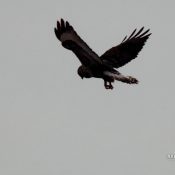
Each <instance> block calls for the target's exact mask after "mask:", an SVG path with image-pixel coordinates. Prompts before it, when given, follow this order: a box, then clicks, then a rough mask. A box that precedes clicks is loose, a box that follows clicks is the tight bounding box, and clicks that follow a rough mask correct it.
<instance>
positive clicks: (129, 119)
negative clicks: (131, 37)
mask: <svg viewBox="0 0 175 175" xmlns="http://www.w3.org/2000/svg"><path fill="white" fill-rule="evenodd" d="M174 7H175V3H174V1H173V0H154V1H153V0H147V1H145V0H132V1H129V0H108V1H101V0H91V1H90V0H88V1H81V0H77V1H75V0H74V1H66V0H50V1H41V0H37V1H36V0H35V1H34V0H30V1H24V0H23V1H22V0H15V1H8V0H7V1H3V0H2V1H1V5H0V8H1V9H0V21H1V32H0V38H1V40H0V46H1V52H0V141H1V142H0V174H3V175H31V174H32V175H58V174H59V175H107V174H108V175H112V174H119V175H129V174H130V175H141V174H142V175H148V174H149V175H164V174H167V175H174V174H175V160H170V159H168V158H167V155H168V154H170V153H172V154H173V153H174V152H175V127H174V126H175V125H174V123H175V109H174V104H175V99H174V89H175V83H174V75H175V70H174V64H175V61H174V60H175V58H174V43H175V37H174V31H175V23H174V16H175V11H174ZM60 17H63V18H64V19H66V20H68V21H69V22H70V23H71V24H72V25H73V26H74V28H75V29H76V31H77V32H78V33H79V34H80V36H81V37H82V38H83V39H84V40H85V41H86V42H87V43H88V44H89V45H90V47H91V48H93V50H94V51H96V52H97V53H98V54H99V55H100V54H102V53H104V52H105V51H106V50H107V49H109V48H110V47H112V46H114V45H117V44H119V43H120V41H121V40H122V39H123V37H124V36H125V35H126V34H130V33H131V32H132V31H133V29H134V28H135V27H138V28H140V27H142V26H145V27H146V28H150V29H151V32H152V33H153V34H152V36H151V37H150V39H149V40H148V42H147V43H146V45H145V47H144V49H143V50H142V51H141V52H140V54H139V57H138V58H137V59H136V60H134V61H132V62H131V63H130V64H128V65H127V66H125V67H123V68H121V69H120V71H121V72H122V73H123V74H125V75H132V76H135V77H136V78H138V79H139V81H140V84H139V85H136V86H130V85H127V84H122V83H120V82H115V84H114V90H113V91H110V90H108V91H107V90H105V88H104V86H103V81H102V80H99V79H89V80H83V81H82V80H81V79H80V77H79V76H78V75H77V73H76V72H77V68H78V66H79V65H80V63H79V61H78V59H77V58H76V57H75V56H74V55H73V53H71V52H70V51H68V50H66V49H64V48H63V47H61V45H60V43H59V42H58V40H57V39H56V37H55V35H54V32H53V29H54V26H55V25H56V21H57V19H60Z"/></svg>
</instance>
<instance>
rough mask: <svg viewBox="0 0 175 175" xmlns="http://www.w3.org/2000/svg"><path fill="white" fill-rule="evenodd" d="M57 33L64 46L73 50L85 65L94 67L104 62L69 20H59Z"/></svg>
mask: <svg viewBox="0 0 175 175" xmlns="http://www.w3.org/2000/svg"><path fill="white" fill-rule="evenodd" d="M55 34H56V37H57V38H58V39H59V40H60V41H61V43H62V46H63V47H65V48H67V49H69V50H71V51H73V52H74V53H75V55H76V56H77V57H78V58H79V60H80V62H81V63H82V64H83V65H84V66H86V67H92V66H97V65H99V64H102V60H101V59H100V58H99V56H98V55H97V54H96V53H95V52H93V51H92V49H91V48H90V47H89V46H88V45H87V44H86V43H85V42H84V41H83V40H82V39H81V38H80V36H78V34H77V33H76V31H75V30H74V28H73V27H72V26H71V25H70V24H69V22H67V21H66V22H65V21H64V20H63V19H61V20H60V22H59V21H57V28H55Z"/></svg>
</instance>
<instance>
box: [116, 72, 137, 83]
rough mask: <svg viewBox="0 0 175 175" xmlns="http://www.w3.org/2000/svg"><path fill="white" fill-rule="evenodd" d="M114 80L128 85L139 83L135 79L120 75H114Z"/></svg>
mask: <svg viewBox="0 0 175 175" xmlns="http://www.w3.org/2000/svg"><path fill="white" fill-rule="evenodd" d="M114 78H115V80H118V81H121V82H124V83H128V84H138V83H139V81H138V80H137V79H136V78H134V77H131V76H123V75H121V74H120V75H115V76H114Z"/></svg>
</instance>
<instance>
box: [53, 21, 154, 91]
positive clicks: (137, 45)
mask: <svg viewBox="0 0 175 175" xmlns="http://www.w3.org/2000/svg"><path fill="white" fill-rule="evenodd" d="M149 31H150V30H149V29H148V30H146V31H144V27H142V28H141V29H140V30H139V31H137V29H135V30H134V31H133V32H132V33H131V35H130V36H129V37H127V36H126V37H125V38H124V39H123V40H122V42H121V43H120V44H119V45H117V46H115V47H112V48H111V49H109V50H107V51H106V52H105V53H104V54H103V55H101V56H99V55H97V54H96V53H95V52H94V51H93V50H92V49H91V48H90V47H89V46H88V45H87V44H86V43H85V42H84V41H83V40H82V39H81V38H80V36H79V35H78V34H77V32H76V31H75V30H74V28H73V27H72V26H71V25H70V24H69V22H68V21H64V20H63V19H61V20H60V21H57V27H56V28H55V35H56V37H57V38H58V40H59V41H60V42H61V44H62V46H63V47H64V48H66V49H69V50H71V51H72V52H74V54H75V55H76V56H77V57H78V59H79V61H80V62H81V66H80V67H79V68H78V70H77V72H78V75H79V76H80V77H81V78H82V79H83V78H91V77H95V78H101V79H103V80H104V86H105V88H106V89H113V86H112V83H113V82H114V81H115V80H118V81H121V82H124V83H128V84H138V80H137V79H136V78H133V77H131V76H124V75H122V74H121V73H120V72H119V71H118V70H116V69H117V68H119V67H122V66H124V65H125V64H127V63H128V62H130V61H131V60H133V59H135V58H136V57H137V55H138V53H139V52H140V51H141V49H142V48H143V46H144V44H145V42H146V40H147V39H148V38H149V36H150V35H151V33H149Z"/></svg>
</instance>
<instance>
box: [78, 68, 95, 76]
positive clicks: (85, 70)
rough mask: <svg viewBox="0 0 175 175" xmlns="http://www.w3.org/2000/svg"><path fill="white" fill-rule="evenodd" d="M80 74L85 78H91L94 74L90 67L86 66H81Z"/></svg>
mask: <svg viewBox="0 0 175 175" xmlns="http://www.w3.org/2000/svg"><path fill="white" fill-rule="evenodd" d="M77 72H78V75H79V76H80V77H81V78H82V79H83V78H91V77H92V74H91V72H90V70H89V69H88V68H86V67H85V66H80V67H79V68H78V70H77Z"/></svg>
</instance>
